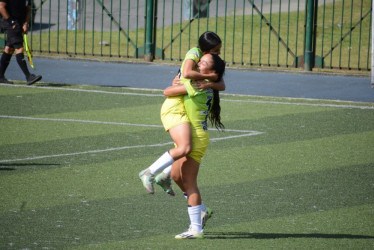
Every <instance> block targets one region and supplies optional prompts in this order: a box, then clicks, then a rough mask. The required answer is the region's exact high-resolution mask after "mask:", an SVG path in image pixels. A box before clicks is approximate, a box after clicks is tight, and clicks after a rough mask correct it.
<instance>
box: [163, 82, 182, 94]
mask: <svg viewBox="0 0 374 250" xmlns="http://www.w3.org/2000/svg"><path fill="white" fill-rule="evenodd" d="M186 94H187V89H186V87H185V86H184V85H183V84H181V85H173V86H170V87H167V88H166V89H165V90H164V95H165V96H178V95H186Z"/></svg>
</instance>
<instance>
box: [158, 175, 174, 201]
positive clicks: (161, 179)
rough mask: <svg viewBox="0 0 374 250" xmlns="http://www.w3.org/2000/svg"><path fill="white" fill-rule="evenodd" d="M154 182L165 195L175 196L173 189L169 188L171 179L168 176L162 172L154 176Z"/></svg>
mask: <svg viewBox="0 0 374 250" xmlns="http://www.w3.org/2000/svg"><path fill="white" fill-rule="evenodd" d="M155 181H156V183H157V184H158V185H160V186H161V187H162V189H163V190H164V191H165V192H166V193H168V194H170V195H171V196H174V195H175V193H174V191H173V188H172V187H171V179H170V176H169V175H167V174H165V173H164V172H162V173H160V174H159V175H157V176H156V178H155Z"/></svg>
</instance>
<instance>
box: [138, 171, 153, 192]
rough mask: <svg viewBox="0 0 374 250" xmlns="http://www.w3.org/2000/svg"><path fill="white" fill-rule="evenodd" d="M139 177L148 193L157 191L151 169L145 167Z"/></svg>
mask: <svg viewBox="0 0 374 250" xmlns="http://www.w3.org/2000/svg"><path fill="white" fill-rule="evenodd" d="M139 178H140V180H141V181H142V182H143V186H144V187H145V189H146V190H147V192H148V193H150V194H153V193H154V192H155V190H154V188H153V179H154V177H153V175H152V174H151V172H150V171H149V169H145V170H143V171H141V172H140V173H139Z"/></svg>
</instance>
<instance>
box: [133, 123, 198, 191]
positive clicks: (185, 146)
mask: <svg viewBox="0 0 374 250" xmlns="http://www.w3.org/2000/svg"><path fill="white" fill-rule="evenodd" d="M169 133H170V136H171V138H172V139H173V141H174V142H175V144H176V147H175V148H172V149H170V150H169V151H168V152H165V153H164V154H163V155H162V156H161V157H160V158H158V159H157V160H156V161H155V162H154V163H152V165H151V166H149V167H148V168H147V169H145V170H143V171H141V172H140V173H139V178H140V179H141V180H142V182H143V186H144V187H145V189H146V190H147V191H148V192H149V193H150V194H153V193H154V187H153V182H154V175H155V174H156V173H157V172H159V171H161V170H164V169H165V168H167V167H169V166H170V165H171V164H173V162H174V161H175V160H177V159H179V158H181V157H182V156H184V155H186V154H188V153H189V152H190V151H191V130H190V125H189V123H182V124H180V125H177V126H175V127H173V128H171V129H169ZM157 179H158V183H160V184H165V185H164V186H162V188H163V189H164V190H165V191H166V192H167V193H168V194H170V195H174V191H173V189H172V188H171V180H170V176H167V175H166V176H160V177H159V178H157Z"/></svg>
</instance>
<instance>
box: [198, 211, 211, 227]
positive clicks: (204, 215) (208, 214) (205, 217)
mask: <svg viewBox="0 0 374 250" xmlns="http://www.w3.org/2000/svg"><path fill="white" fill-rule="evenodd" d="M212 214H213V210H212V209H210V208H209V207H207V208H206V211H201V226H202V227H203V228H204V227H205V223H206V222H207V220H208V219H209V218H210V217H212Z"/></svg>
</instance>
